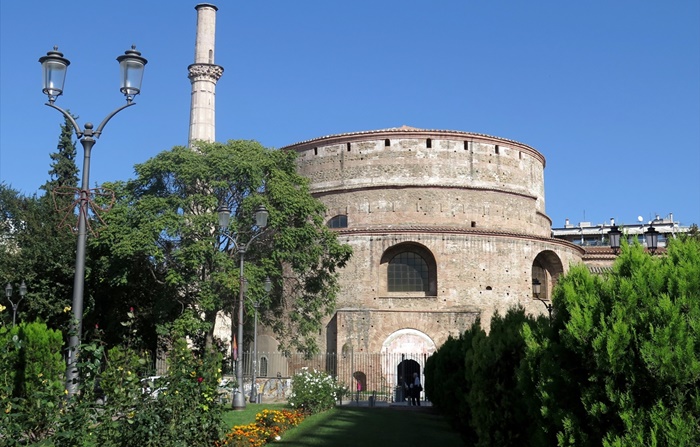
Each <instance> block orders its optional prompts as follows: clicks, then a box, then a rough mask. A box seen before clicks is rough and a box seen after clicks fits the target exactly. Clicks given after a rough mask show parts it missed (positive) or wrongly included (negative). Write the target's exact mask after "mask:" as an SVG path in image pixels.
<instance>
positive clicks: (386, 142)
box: [384, 138, 391, 146]
mask: <svg viewBox="0 0 700 447" xmlns="http://www.w3.org/2000/svg"><path fill="white" fill-rule="evenodd" d="M384 146H391V141H389V139H388V138H387V139H386V140H384Z"/></svg>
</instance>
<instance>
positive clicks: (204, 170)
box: [92, 141, 351, 352]
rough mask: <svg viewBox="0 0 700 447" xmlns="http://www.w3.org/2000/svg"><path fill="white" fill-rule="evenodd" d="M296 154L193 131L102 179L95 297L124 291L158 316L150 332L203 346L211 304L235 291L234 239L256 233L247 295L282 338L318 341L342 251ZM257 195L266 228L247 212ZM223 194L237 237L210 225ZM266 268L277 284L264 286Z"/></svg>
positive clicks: (110, 302) (116, 296)
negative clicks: (123, 173) (119, 176)
mask: <svg viewBox="0 0 700 447" xmlns="http://www.w3.org/2000/svg"><path fill="white" fill-rule="evenodd" d="M295 156H296V154H294V153H292V152H286V151H275V150H269V149H266V148H264V147H263V146H261V145H260V144H259V143H257V142H254V141H229V142H228V143H226V144H221V143H204V142H201V143H199V144H198V145H197V149H196V150H192V149H188V148H185V147H175V148H173V149H172V150H170V151H165V152H162V153H160V154H158V155H157V156H156V157H154V158H152V159H150V160H148V161H146V162H145V163H143V164H140V165H137V166H136V167H135V170H136V173H137V178H136V179H135V180H133V181H129V182H127V183H115V184H111V185H107V186H108V187H110V188H111V189H113V190H115V191H116V194H117V204H116V205H115V207H114V208H113V209H112V210H111V211H110V213H109V214H108V215H107V223H108V226H107V227H105V228H101V229H100V232H99V238H96V239H94V240H93V242H92V248H94V249H96V250H97V251H96V253H98V254H97V255H96V257H95V259H94V261H95V268H97V269H99V271H100V273H99V274H97V273H96V274H95V275H93V277H94V279H95V280H96V281H97V280H100V281H103V282H102V283H101V286H102V287H101V295H102V296H101V299H100V300H99V302H98V303H97V305H98V307H99V306H107V307H109V306H112V309H114V308H115V306H116V307H119V306H124V305H126V304H127V300H131V302H132V303H135V304H132V305H136V306H138V307H139V314H140V315H144V316H145V315H148V316H155V315H157V321H159V322H160V323H162V324H161V325H160V326H159V327H158V328H157V329H158V330H159V333H180V334H187V335H189V336H190V337H193V338H194V339H195V340H200V341H201V342H202V343H204V344H207V345H211V344H212V342H213V340H212V334H213V326H214V321H215V318H216V314H217V312H219V311H226V312H230V310H231V309H234V306H235V303H236V298H237V296H238V266H239V262H238V260H239V252H238V249H237V247H240V246H243V245H245V244H246V243H247V242H248V241H249V240H251V238H252V237H253V236H256V237H257V239H256V240H255V243H253V244H252V245H251V246H250V247H249V248H248V251H247V252H246V254H245V260H246V264H245V276H246V278H247V280H248V284H249V286H248V292H247V296H248V297H249V298H250V300H246V306H249V310H252V307H250V306H251V303H252V301H253V300H259V301H260V302H261V320H262V322H263V323H266V324H268V325H269V326H270V327H272V328H274V330H276V331H277V333H278V335H279V336H280V339H281V340H282V341H283V349H285V348H287V349H289V348H295V349H299V350H302V351H305V352H315V351H316V350H317V349H318V346H317V344H316V336H317V333H318V330H319V329H320V325H321V322H322V319H323V317H324V316H326V315H328V314H329V313H330V312H331V311H332V310H333V309H334V305H335V298H336V293H337V287H338V286H337V278H336V273H335V272H336V269H337V268H339V267H341V266H343V265H344V264H345V262H346V261H347V259H348V258H349V256H350V254H351V251H350V249H349V247H347V246H345V245H342V244H340V243H339V242H338V241H337V238H336V235H335V233H333V232H332V231H330V230H329V229H328V228H326V226H325V225H324V208H323V205H322V204H321V203H320V202H319V201H317V200H315V199H314V198H312V196H311V195H310V194H309V191H308V186H307V180H306V179H304V178H303V177H301V176H300V175H299V174H298V173H297V172H296V165H295V162H294V157H295ZM260 204H264V205H265V207H266V208H267V209H268V211H269V213H270V217H269V224H268V228H267V229H266V231H265V233H264V234H258V233H259V232H260V229H259V228H257V227H255V226H254V222H253V214H254V213H253V211H254V210H255V208H256V206H258V205H260ZM220 205H226V206H227V207H228V208H229V209H230V210H231V211H232V219H231V224H230V227H229V229H228V230H229V231H230V234H231V236H232V238H233V239H234V240H236V241H237V244H233V243H231V240H229V239H228V238H222V237H221V236H219V232H218V229H217V209H218V207H219V206H220ZM134 267H136V268H137V269H138V270H139V273H135V272H134ZM108 272H109V274H107V273H108ZM134 275H137V276H139V281H138V282H134V281H131V280H130V279H131V278H133V277H134ZM266 276H269V277H270V278H271V279H272V281H273V283H274V284H275V287H274V289H273V293H271V294H270V295H269V296H268V295H267V294H265V293H264V291H263V288H262V284H263V281H264V278H265V277H266ZM94 287H97V285H96V284H95V285H94ZM110 312H111V311H110V310H109V309H104V310H100V311H99V312H97V313H98V314H99V315H102V316H105V315H109V313H110ZM202 314H203V315H204V318H201V315H202ZM248 333H250V331H248ZM205 341H206V342H205ZM239 343H241V341H239Z"/></svg>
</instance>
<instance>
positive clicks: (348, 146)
mask: <svg viewBox="0 0 700 447" xmlns="http://www.w3.org/2000/svg"><path fill="white" fill-rule="evenodd" d="M347 148H348V152H350V143H348V144H347Z"/></svg>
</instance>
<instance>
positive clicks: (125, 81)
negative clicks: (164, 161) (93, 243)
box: [39, 46, 148, 397]
mask: <svg viewBox="0 0 700 447" xmlns="http://www.w3.org/2000/svg"><path fill="white" fill-rule="evenodd" d="M117 61H118V62H119V71H120V75H121V76H120V78H121V84H120V88H119V91H121V92H122V93H123V94H124V96H126V104H124V105H123V106H121V107H118V108H117V109H115V110H114V111H113V112H112V113H110V114H109V115H107V117H106V118H105V119H104V120H102V122H101V123H100V125H99V126H97V130H93V125H92V123H85V129H84V130H83V129H81V128H80V126H79V125H78V123H77V122H75V120H74V119H73V117H72V116H71V114H70V113H68V112H66V111H65V110H63V109H62V108H60V107H58V106H57V105H55V104H54V102H55V101H56V99H57V98H58V97H59V96H61V95H62V94H63V85H64V82H65V79H66V71H67V69H68V65H70V61H69V60H68V59H66V58H64V57H63V53H60V52H59V51H58V47H54V49H53V50H52V51H49V52H48V53H46V56H43V57H41V58H39V62H40V63H41V68H42V72H43V80H44V86H43V89H42V91H43V92H44V93H45V94H46V95H47V96H48V98H49V102H47V103H46V105H47V106H49V107H52V108H54V109H56V110H58V111H59V112H61V113H62V114H63V116H65V117H66V119H68V121H70V123H71V124H72V125H73V128H74V129H75V134H76V136H77V137H78V139H79V140H80V143H81V144H82V146H83V151H84V157H83V173H82V186H81V189H80V200H79V205H78V207H79V213H78V242H77V250H76V255H75V277H74V281H73V306H72V309H73V322H72V327H71V334H70V340H69V343H68V367H67V370H66V390H67V391H68V396H69V397H71V396H73V395H74V394H75V393H76V391H77V389H78V382H79V380H80V378H79V377H78V370H77V367H76V359H77V354H78V349H79V347H80V338H81V333H82V322H83V287H84V285H85V246H86V242H87V219H88V202H89V190H90V152H91V151H92V147H93V146H94V145H95V142H96V141H95V138H99V137H100V135H101V134H102V130H103V129H104V127H105V125H107V122H108V121H109V120H110V119H112V117H114V115H116V114H117V113H119V112H120V111H122V110H124V109H125V108H127V107H130V106H133V105H135V103H134V102H133V99H134V96H136V95H138V94H139V93H140V92H141V81H142V79H143V71H144V67H145V66H146V63H147V62H148V61H147V60H146V59H145V58H143V57H141V53H139V52H138V51H136V47H134V46H132V47H131V49H130V50H127V51H126V52H125V53H124V54H123V55H121V56H119V57H117Z"/></svg>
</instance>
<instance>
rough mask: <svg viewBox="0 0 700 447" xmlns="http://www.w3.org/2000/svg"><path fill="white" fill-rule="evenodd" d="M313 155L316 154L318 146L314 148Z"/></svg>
mask: <svg viewBox="0 0 700 447" xmlns="http://www.w3.org/2000/svg"><path fill="white" fill-rule="evenodd" d="M314 155H318V148H317V147H315V148H314Z"/></svg>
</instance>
